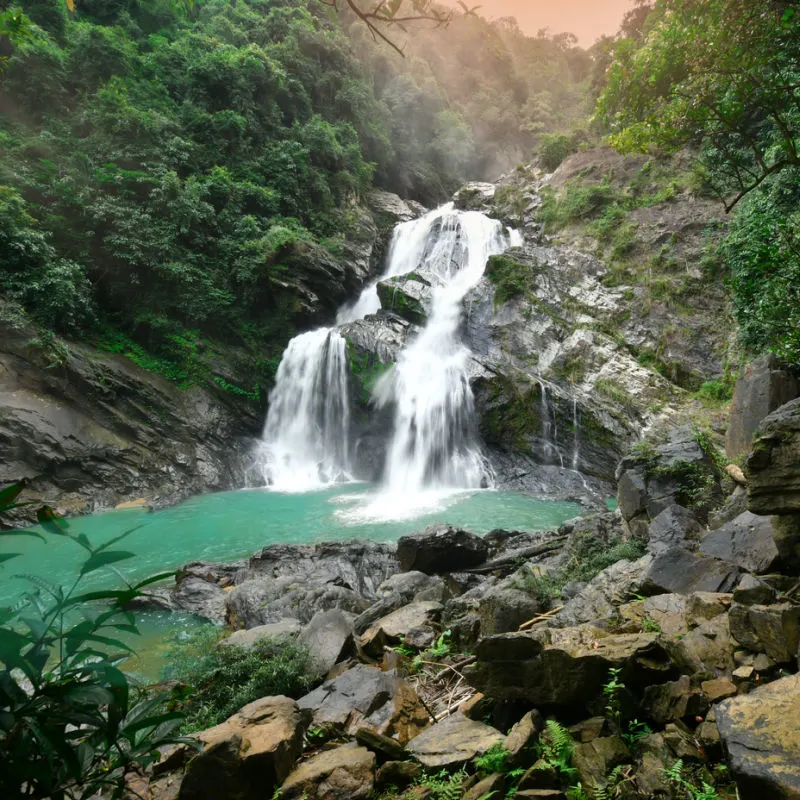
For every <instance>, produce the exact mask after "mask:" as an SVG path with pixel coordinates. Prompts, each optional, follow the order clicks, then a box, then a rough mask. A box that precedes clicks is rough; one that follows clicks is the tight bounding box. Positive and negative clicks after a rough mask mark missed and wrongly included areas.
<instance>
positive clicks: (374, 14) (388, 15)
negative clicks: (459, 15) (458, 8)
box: [319, 0, 453, 56]
mask: <svg viewBox="0 0 800 800" xmlns="http://www.w3.org/2000/svg"><path fill="white" fill-rule="evenodd" d="M319 2H320V3H322V4H323V5H326V6H330V7H331V8H333V9H334V10H335V11H339V8H340V6H346V7H347V8H349V9H350V10H351V11H352V12H353V13H354V14H355V15H356V17H358V19H360V20H361V22H363V23H364V24H365V25H366V26H367V29H368V30H369V32H370V33H371V34H372V38H373V39H376V40H377V39H380V40H381V41H382V42H384V43H385V44H388V45H389V47H391V48H392V49H393V50H394V51H395V52H397V53H399V54H400V55H401V56H405V53H403V50H402V48H401V47H400V46H399V45H398V44H396V43H395V42H394V41H392V39H391V38H390V37H389V36H387V35H386V34H385V33H384V32H383V30H381V27H382V26H392V25H399V26H401V27H402V26H403V25H405V24H408V23H412V22H432V23H433V24H434V25H436V26H446V25H447V24H448V23H449V22H450V20H451V19H452V18H453V14H452V12H443V11H438V10H437V9H431V10H422V11H419V12H418V13H409V14H405V15H403V16H400V15H399V12H400V10H401V7H402V3H401V4H400V5H399V6H398V5H397V4H396V3H394V4H393V5H394V6H395V7H394V9H391V8H390V7H389V5H388V3H387V0H380V2H378V3H375V4H374V5H373V6H371V7H364V6H363V5H362V4H361V3H359V2H358V0H319Z"/></svg>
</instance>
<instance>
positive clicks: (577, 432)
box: [572, 395, 581, 472]
mask: <svg viewBox="0 0 800 800" xmlns="http://www.w3.org/2000/svg"><path fill="white" fill-rule="evenodd" d="M572 431H573V433H572V435H573V439H572V469H573V470H574V471H575V472H577V471H578V466H579V465H580V458H581V429H580V418H579V417H578V396H577V395H572Z"/></svg>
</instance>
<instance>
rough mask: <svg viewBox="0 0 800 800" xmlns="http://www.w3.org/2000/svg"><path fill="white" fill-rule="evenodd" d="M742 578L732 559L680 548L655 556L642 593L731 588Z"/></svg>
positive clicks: (727, 590) (712, 590)
mask: <svg viewBox="0 0 800 800" xmlns="http://www.w3.org/2000/svg"><path fill="white" fill-rule="evenodd" d="M738 578H739V569H738V568H737V567H736V566H734V565H732V564H730V563H727V562H725V561H720V560H719V559H716V558H708V557H705V556H699V555H697V554H695V553H691V552H689V551H688V550H683V549H681V548H677V549H675V550H669V551H666V552H663V553H661V554H660V555H658V556H656V557H655V558H654V559H653V561H652V563H651V564H650V566H649V567H648V570H647V573H646V574H645V576H644V580H643V581H642V593H643V594H648V595H649V594H658V593H660V592H672V593H675V594H691V593H692V592H729V591H731V590H732V589H733V587H734V586H736V582H737V580H738Z"/></svg>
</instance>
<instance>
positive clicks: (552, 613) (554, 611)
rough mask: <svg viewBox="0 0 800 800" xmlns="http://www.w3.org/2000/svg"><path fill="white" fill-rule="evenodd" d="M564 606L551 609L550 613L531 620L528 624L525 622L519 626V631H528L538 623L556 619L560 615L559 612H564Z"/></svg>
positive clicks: (547, 612)
mask: <svg viewBox="0 0 800 800" xmlns="http://www.w3.org/2000/svg"><path fill="white" fill-rule="evenodd" d="M563 610H564V606H559V607H558V608H553V609H550V611H546V612H545V613H544V614H539V616H538V617H534V618H533V619H529V620H528V621H527V622H523V623H522V625H520V626H519V630H521V631H526V630H528V628H532V627H533V626H534V625H535V624H536V623H537V622H544V621H545V620H546V619H550V617H554V616H555V615H556V614H558V612H559V611H563Z"/></svg>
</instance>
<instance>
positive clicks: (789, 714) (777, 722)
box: [716, 675, 800, 800]
mask: <svg viewBox="0 0 800 800" xmlns="http://www.w3.org/2000/svg"><path fill="white" fill-rule="evenodd" d="M798 717H800V676H798V675H794V676H792V677H788V678H782V679H781V680H778V681H775V682H773V683H770V684H768V685H766V686H762V687H761V688H759V689H756V690H755V691H753V692H751V693H750V694H748V695H744V696H739V697H734V698H731V699H730V700H725V701H723V702H722V703H720V704H719V705H718V706H717V708H716V720H717V725H718V727H719V733H720V737H721V739H722V745H723V748H724V750H725V753H726V756H727V761H728V766H729V768H730V772H731V776H732V777H733V778H734V779H735V780H736V783H737V786H738V789H739V795H740V797H741V798H742V800H763V798H773V797H774V798H782V799H783V798H785V799H786V800H788V799H789V798H796V797H800V770H799V769H798V768H797V767H798V764H800V728H798V726H797V719H798Z"/></svg>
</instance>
